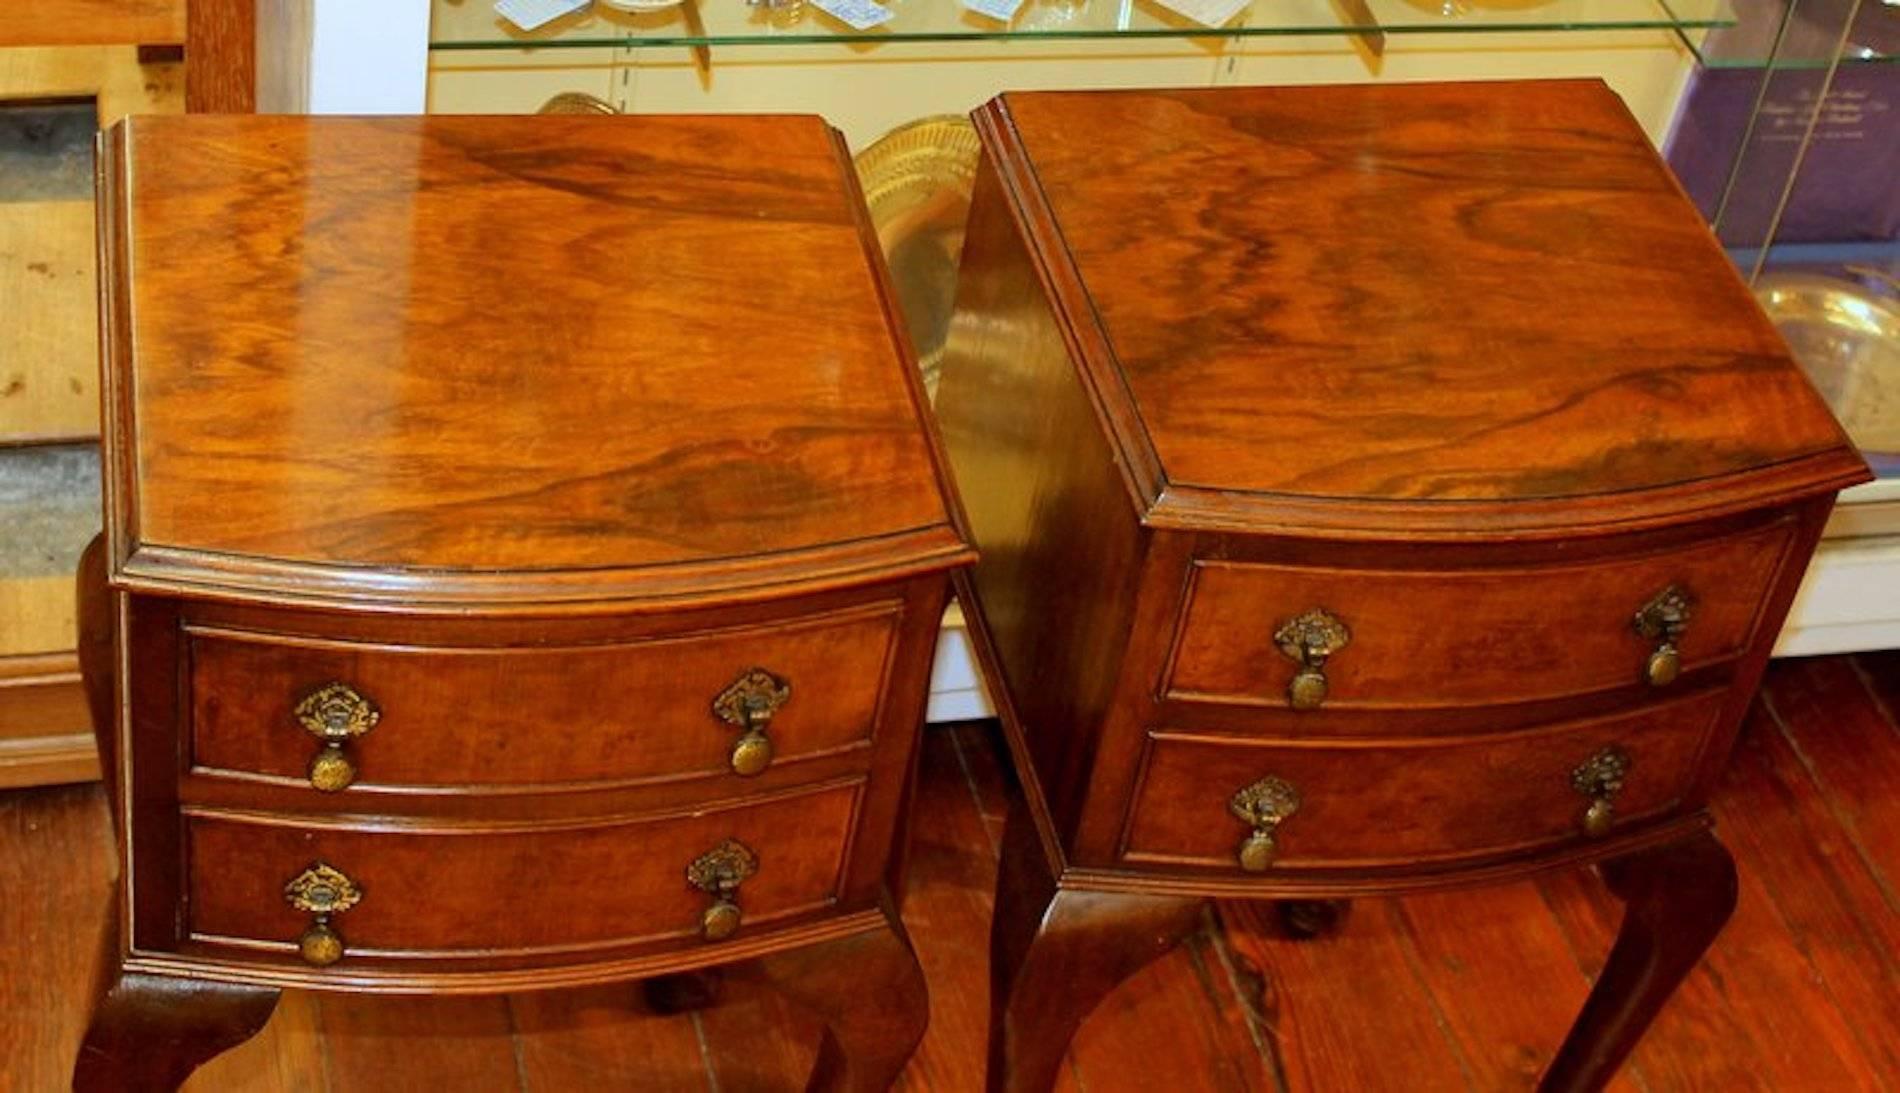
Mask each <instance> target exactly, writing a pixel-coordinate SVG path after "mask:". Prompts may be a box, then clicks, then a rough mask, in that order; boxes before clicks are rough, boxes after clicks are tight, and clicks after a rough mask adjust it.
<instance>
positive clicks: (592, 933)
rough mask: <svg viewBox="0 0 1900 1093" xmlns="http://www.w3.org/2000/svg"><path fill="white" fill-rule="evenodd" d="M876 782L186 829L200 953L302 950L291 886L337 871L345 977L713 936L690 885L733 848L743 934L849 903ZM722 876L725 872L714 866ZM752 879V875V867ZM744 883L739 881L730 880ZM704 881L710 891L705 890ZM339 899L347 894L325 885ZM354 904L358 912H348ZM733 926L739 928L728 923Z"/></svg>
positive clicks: (194, 936)
mask: <svg viewBox="0 0 1900 1093" xmlns="http://www.w3.org/2000/svg"><path fill="white" fill-rule="evenodd" d="M861 788H862V783H861V782H852V783H845V784H837V785H832V786H829V787H826V788H823V789H820V790H816V791H811V792H804V793H799V794H792V795H786V796H782V797H778V798H776V799H771V800H766V801H762V802H757V803H749V804H742V805H737V806H733V807H728V808H717V809H702V810H698V811H695V812H692V813H688V814H682V815H674V816H663V817H657V818H656V817H641V818H638V819H628V820H622V821H617V822H604V823H603V822H591V823H590V824H589V825H588V826H551V825H537V826H535V827H532V828H502V829H497V828H494V827H482V828H456V827H448V826H444V827H441V828H428V827H405V828H403V829H398V830H391V829H381V830H372V831H365V830H356V829H351V828H347V827H341V826H327V825H323V824H321V823H318V822H311V823H307V824H306V823H303V822H301V820H300V819H299V818H296V817H269V818H265V817H249V816H244V817H240V816H234V815H194V816H190V817H188V818H187V830H188V839H189V858H188V865H187V873H188V878H189V881H188V883H189V893H190V896H189V902H188V905H187V906H188V907H189V922H188V928H189V933H190V938H191V940H192V941H195V942H199V943H211V944H221V945H235V946H239V947H246V948H252V949H264V950H280V951H282V952H284V953H287V954H288V953H292V952H295V951H296V950H297V948H298V942H299V939H300V938H301V937H302V936H303V935H304V934H305V933H306V931H308V930H310V928H311V927H312V926H313V925H316V924H317V923H316V918H317V915H316V913H315V912H312V911H309V910H300V909H298V908H297V907H294V906H292V903H291V900H290V898H289V893H288V892H287V890H286V885H287V884H290V883H291V882H293V881H294V880H295V879H296V878H297V877H299V875H300V874H303V873H304V872H305V871H306V870H310V869H313V868H315V867H319V866H328V867H330V868H331V869H333V870H335V871H336V872H338V873H340V874H342V876H343V877H344V878H346V882H347V887H348V888H349V889H350V890H353V892H354V893H355V895H356V896H357V897H358V898H356V899H355V900H354V903H353V905H351V906H349V907H347V908H346V909H343V910H341V911H340V912H338V913H336V914H333V915H331V916H329V919H328V922H327V923H326V924H325V925H327V926H328V927H329V928H330V929H332V930H334V931H335V933H336V934H337V935H338V936H340V938H341V939H342V943H343V951H344V956H343V958H342V961H343V964H344V965H346V966H347V965H348V964H350V963H351V962H352V961H354V960H362V959H374V958H378V957H385V958H403V959H416V958H454V957H482V958H505V957H510V956H533V955H538V954H548V955H552V954H557V953H562V952H575V953H580V952H587V951H595V950H608V949H619V948H624V947H630V946H639V945H642V944H646V943H657V942H664V941H678V940H679V939H681V938H690V937H693V936H695V935H700V934H701V933H702V929H703V926H704V924H705V921H706V919H705V916H706V914H707V911H708V910H709V908H711V907H713V906H714V904H715V903H717V902H718V898H717V895H716V894H715V893H713V892H709V891H707V890H705V889H704V888H701V887H696V886H695V885H694V884H693V883H692V881H691V880H690V879H689V870H690V869H691V867H692V866H693V863H694V862H695V861H696V860H698V859H700V858H702V857H703V856H706V855H708V854H709V853H712V852H715V851H716V850H717V849H718V848H721V847H725V846H727V844H728V843H736V844H738V845H739V846H740V847H743V848H744V849H743V851H734V850H732V849H731V848H730V847H728V848H727V852H726V855H725V857H724V859H723V860H724V863H725V866H726V867H727V868H730V863H731V860H732V855H733V854H735V853H736V854H738V855H739V856H741V857H743V856H745V855H746V854H749V855H750V857H751V862H750V866H751V871H750V873H749V875H746V876H744V877H743V879H741V880H739V882H738V883H737V885H736V887H735V888H733V889H732V890H731V895H730V899H729V900H728V902H730V903H731V904H733V905H734V906H736V908H737V910H738V915H737V926H738V930H737V932H739V933H745V932H748V931H751V930H754V929H756V928H757V927H759V926H761V925H765V924H769V923H771V922H772V921H774V920H776V919H785V918H789V917H791V916H795V915H798V914H801V913H804V912H810V911H814V910H819V909H822V908H824V907H826V906H828V905H830V904H831V902H832V901H833V900H834V899H835V898H836V896H837V893H838V889H839V884H840V882H841V877H842V874H843V871H844V856H845V853H846V850H847V847H848V846H849V843H850V835H851V832H852V829H853V820H854V817H855V815H856V813H857V808H858V800H859V791H860V789H861ZM712 860H713V865H712V866H709V867H707V868H710V869H711V870H712V872H713V873H714V874H715V875H716V874H717V873H718V868H719V866H720V864H721V860H720V859H719V858H717V857H716V858H715V859H712ZM740 872H745V869H744V868H743V867H741V869H740ZM728 876H730V874H728ZM701 879H707V878H705V877H702V878H701ZM324 883H325V884H326V885H327V886H328V887H329V889H330V891H329V892H327V893H319V895H318V902H322V899H323V898H324V897H325V896H330V897H332V898H333V897H334V891H335V889H336V888H337V886H338V884H339V882H338V881H336V880H335V878H333V877H332V878H326V880H325V882H324ZM346 902H347V900H346ZM726 925H731V923H726Z"/></svg>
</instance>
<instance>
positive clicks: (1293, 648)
mask: <svg viewBox="0 0 1900 1093" xmlns="http://www.w3.org/2000/svg"><path fill="white" fill-rule="evenodd" d="M1351 641H1352V631H1351V630H1348V629H1346V624H1345V623H1344V622H1342V621H1340V619H1339V616H1337V615H1335V614H1333V613H1332V612H1330V611H1328V610H1326V609H1325V608H1323V607H1315V608H1312V609H1311V610H1307V611H1302V612H1300V613H1299V614H1297V615H1295V616H1293V617H1292V618H1290V619H1287V620H1286V621H1285V622H1282V623H1281V624H1280V625H1279V626H1278V627H1277V628H1275V629H1274V631H1273V643H1274V644H1275V645H1278V646H1279V647H1280V653H1281V655H1283V656H1285V657H1286V658H1287V659H1288V660H1290V661H1292V662H1293V663H1295V664H1297V665H1299V669H1298V670H1297V671H1295V672H1294V673H1293V680H1292V682H1290V683H1288V684H1287V685H1286V702H1287V705H1289V706H1291V707H1293V708H1294V709H1296V710H1311V709H1314V708H1316V707H1318V706H1319V704H1320V703H1322V702H1324V701H1326V658H1327V657H1330V656H1332V655H1333V654H1334V653H1337V652H1339V651H1340V650H1341V649H1344V648H1345V647H1346V645H1347V644H1348V643H1349V642H1351Z"/></svg>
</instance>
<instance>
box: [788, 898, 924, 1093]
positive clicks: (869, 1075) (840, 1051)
mask: <svg viewBox="0 0 1900 1093" xmlns="http://www.w3.org/2000/svg"><path fill="white" fill-rule="evenodd" d="M757 963H758V968H759V969H760V971H761V972H762V973H763V976H764V978H765V979H766V980H767V981H768V982H770V983H771V985H772V986H773V987H774V988H775V989H777V990H778V991H779V992H780V993H782V994H783V995H784V996H785V997H786V998H787V999H789V1000H790V1001H791V1002H793V1003H794V1004H796V1005H798V1006H800V1007H802V1008H803V1009H805V1010H806V1011H808V1012H810V1013H812V1014H815V1015H816V1016H817V1017H818V1018H819V1019H821V1020H822V1021H823V1022H824V1025H825V1033H824V1039H823V1040H822V1041H820V1043H819V1046H818V1062H817V1063H816V1064H815V1065H814V1066H813V1067H812V1074H811V1081H810V1082H809V1083H808V1084H807V1085H806V1087H805V1088H806V1090H807V1093H884V1091H885V1090H888V1089H889V1088H890V1087H891V1085H892V1083H894V1082H895V1081H896V1080H897V1076H898V1074H899V1073H900V1072H901V1071H902V1070H903V1069H904V1064H905V1063H906V1062H909V1061H910V1056H911V1053H912V1052H913V1051H915V1050H917V1043H918V1041H920V1040H922V1039H923V1038H924V1026H925V1025H927V1024H928V1023H929V1021H930V996H929V994H928V993H927V992H926V991H925V988H924V973H923V969H922V968H921V967H919V966H918V963H917V957H916V954H915V953H913V952H912V951H911V947H910V938H909V937H908V936H906V935H905V933H904V928H903V926H902V924H900V923H899V922H898V921H897V918H896V917H895V915H893V914H892V913H891V912H890V911H889V910H888V909H886V911H885V913H884V925H883V926H882V927H880V928H878V929H874V930H867V931H865V932H863V933H858V934H852V935H850V936H849V937H842V938H838V939H837V940H835V941H828V942H824V943H822V944H818V945H808V946H805V947H803V948H799V949H792V950H789V951H787V952H783V953H777V954H774V955H772V956H766V957H761V958H760V959H759V960H758V962H757Z"/></svg>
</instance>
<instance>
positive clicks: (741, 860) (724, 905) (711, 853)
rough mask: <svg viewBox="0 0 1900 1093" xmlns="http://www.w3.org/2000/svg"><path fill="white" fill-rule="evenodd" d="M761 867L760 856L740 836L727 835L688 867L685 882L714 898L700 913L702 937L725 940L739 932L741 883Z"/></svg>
mask: <svg viewBox="0 0 1900 1093" xmlns="http://www.w3.org/2000/svg"><path fill="white" fill-rule="evenodd" d="M758 871H759V856H758V855H757V854H755V853H753V852H752V848H751V847H749V846H747V845H746V844H744V843H742V842H740V841H739V840H737V839H727V840H726V841H725V842H722V843H720V844H719V845H718V846H715V847H713V848H712V849H711V850H708V851H706V852H705V853H704V854H701V855H700V856H699V857H697V858H694V859H693V864H691V865H689V866H687V867H686V882H687V883H688V884H691V885H692V886H693V887H694V888H697V889H699V890H700V891H702V892H705V893H706V894H708V895H710V896H712V898H713V901H712V906H710V907H708V908H706V910H705V911H704V912H702V913H701V914H700V916H699V934H700V936H701V937H703V938H705V939H706V940H707V941H724V940H725V939H727V938H729V937H731V936H732V935H733V934H735V933H738V932H739V922H740V918H741V917H742V916H741V913H740V911H739V886H740V885H741V884H744V883H745V880H746V878H747V877H750V876H751V875H752V874H754V873H756V872H758Z"/></svg>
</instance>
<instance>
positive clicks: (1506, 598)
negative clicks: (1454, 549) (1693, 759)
mask: <svg viewBox="0 0 1900 1093" xmlns="http://www.w3.org/2000/svg"><path fill="white" fill-rule="evenodd" d="M1793 532H1794V525H1793V524H1792V523H1791V522H1790V521H1787V520H1781V521H1777V522H1775V523H1772V524H1769V525H1767V526H1765V527H1758V528H1755V529H1753V530H1751V531H1747V532H1744V533H1739V534H1735V535H1731V536H1728V537H1725V538H1720V539H1714V540H1709V541H1706V542H1701V543H1696V544H1693V545H1689V546H1683V547H1678V548H1675V549H1671V550H1667V551H1661V552H1653V553H1644V554H1634V555H1627V556H1619V557H1612V558H1608V559H1602V558H1599V559H1594V560H1592V561H1590V562H1587V563H1576V564H1553V565H1530V566H1527V565H1499V566H1482V565H1480V566H1472V567H1469V568H1457V569H1450V568H1447V569H1429V570H1428V569H1403V570H1401V569H1331V568H1323V567H1317V566H1300V565H1267V564H1253V563H1238V562H1224V561H1209V560H1203V561H1198V562H1196V563H1195V565H1194V568H1193V571H1192V576H1191V579H1190V581H1189V587H1188V593H1187V608H1186V611H1185V614H1184V618H1183V620H1182V624H1181V628H1180V633H1179V635H1178V637H1177V638H1176V643H1175V648H1174V652H1173V655H1172V657H1171V658H1170V662H1169V665H1168V668H1167V672H1166V677H1165V678H1166V683H1165V685H1164V693H1165V694H1166V696H1167V697H1169V698H1173V699H1185V700H1190V701H1195V700H1198V701H1208V702H1223V703H1235V704H1246V705H1280V706H1296V707H1299V708H1310V707H1311V706H1312V705H1322V706H1324V707H1325V708H1328V709H1334V708H1346V709H1353V708H1361V709H1376V708H1381V707H1384V708H1404V707H1431V706H1466V705H1489V704H1494V703H1504V702H1521V701H1531V700H1536V699H1545V698H1556V697H1560V696H1564V695H1572V694H1580V693H1584V692H1588V691H1596V690H1603V689H1608V688H1613V687H1620V686H1626V685H1629V684H1633V683H1637V682H1638V681H1640V680H1643V679H1644V678H1646V674H1647V672H1648V669H1649V666H1650V663H1651V660H1652V657H1657V654H1658V652H1659V651H1663V656H1662V657H1660V658H1658V665H1657V667H1658V675H1657V678H1658V679H1662V678H1664V677H1667V676H1668V675H1670V674H1671V673H1670V671H1669V670H1668V667H1669V666H1668V665H1666V664H1664V663H1662V662H1663V661H1665V660H1667V659H1668V651H1667V650H1664V646H1665V645H1666V644H1668V645H1670V646H1671V647H1672V648H1673V651H1674V653H1675V658H1674V659H1675V660H1676V662H1677V664H1678V665H1679V666H1680V668H1681V669H1682V670H1687V669H1690V668H1694V667H1697V666H1699V665H1702V664H1707V663H1711V662H1716V661H1721V660H1724V659H1726V658H1729V657H1733V656H1735V655H1737V654H1739V653H1740V652H1741V651H1742V650H1743V649H1744V648H1746V647H1747V645H1748V643H1749V640H1750V638H1751V636H1752V635H1753V633H1754V630H1755V627H1756V623H1757V620H1758V618H1759V617H1760V614H1761V610H1762V607H1763V602H1764V600H1765V599H1766V598H1767V595H1768V588H1769V585H1770V583H1771V582H1772V581H1773V579H1774V576H1775V574H1776V573H1777V572H1778V571H1779V569H1780V567H1781V562H1782V559H1783V557H1784V555H1785V554H1786V552H1787V549H1788V545H1789V543H1790V541H1791V539H1792V536H1793ZM1672 588H1673V589H1676V590H1679V591H1680V592H1682V593H1684V594H1686V602H1687V607H1688V611H1687V617H1686V620H1681V619H1680V618H1679V619H1678V621H1679V622H1680V625H1679V626H1675V627H1669V626H1666V625H1665V626H1663V627H1660V628H1651V629H1650V630H1649V632H1648V633H1644V632H1640V631H1639V627H1638V625H1637V623H1636V619H1637V616H1638V614H1639V612H1643V611H1644V609H1645V607H1646V606H1648V605H1651V604H1652V603H1657V601H1658V597H1660V596H1663V595H1664V594H1665V592H1666V591H1667V590H1670V589H1672ZM1660 606H1661V605H1660V604H1658V607H1660ZM1313 611H1323V612H1324V613H1325V614H1326V615H1327V616H1330V617H1331V618H1332V619H1334V620H1336V621H1337V623H1338V624H1340V627H1341V629H1337V630H1334V631H1333V632H1332V633H1331V635H1330V637H1331V639H1332V640H1333V642H1334V643H1335V644H1336V645H1337V649H1336V651H1334V652H1332V653H1331V654H1330V655H1326V656H1324V657H1323V663H1322V664H1317V665H1315V666H1313V667H1311V668H1310V669H1309V668H1303V667H1302V664H1301V663H1300V662H1299V661H1297V660H1296V659H1295V657H1294V655H1293V653H1295V652H1297V651H1298V648H1299V646H1298V645H1297V644H1294V645H1293V646H1292V648H1291V649H1288V648H1283V647H1282V645H1281V644H1280V640H1279V638H1277V637H1276V634H1277V633H1281V632H1282V631H1287V630H1291V629H1293V628H1292V627H1289V626H1288V624H1289V622H1290V620H1293V619H1295V618H1297V617H1299V616H1302V615H1305V614H1306V613H1308V612H1313ZM1648 614H1649V617H1650V618H1651V620H1652V621H1664V620H1663V617H1662V614H1659V613H1658V612H1657V611H1655V610H1652V611H1651V612H1649V613H1648ZM1664 630H1667V631H1668V633H1664V632H1662V631H1664ZM1672 635H1673V641H1672V640H1671V636H1672ZM1281 636H1283V637H1290V636H1291V635H1289V634H1281ZM1341 639H1343V644H1339V642H1340V641H1341ZM1296 677H1297V678H1298V682H1299V684H1300V685H1299V686H1297V687H1296V686H1295V683H1296ZM1296 691H1298V692H1300V696H1301V699H1302V700H1303V702H1296V700H1295V692H1296Z"/></svg>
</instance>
